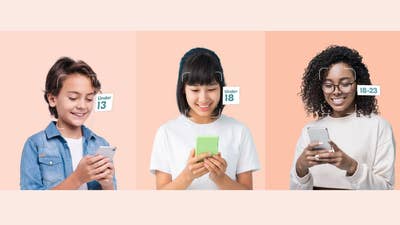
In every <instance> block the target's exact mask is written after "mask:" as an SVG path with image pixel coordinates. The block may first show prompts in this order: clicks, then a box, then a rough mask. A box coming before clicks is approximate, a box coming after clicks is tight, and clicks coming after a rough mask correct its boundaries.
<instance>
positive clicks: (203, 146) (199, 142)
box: [195, 136, 219, 156]
mask: <svg viewBox="0 0 400 225" xmlns="http://www.w3.org/2000/svg"><path fill="white" fill-rule="evenodd" d="M218 141H219V137H218V136H199V137H197V139H196V150H195V155H196V156H197V155H199V154H201V153H207V152H209V153H211V155H216V154H218Z"/></svg>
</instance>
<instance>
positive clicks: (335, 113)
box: [331, 104, 356, 118]
mask: <svg viewBox="0 0 400 225" xmlns="http://www.w3.org/2000/svg"><path fill="white" fill-rule="evenodd" d="M355 111H356V108H355V105H354V104H353V105H352V106H350V107H349V108H348V109H346V110H344V111H340V112H338V111H333V113H332V114H331V116H332V117H335V118H339V117H345V116H348V115H350V114H352V113H353V112H355Z"/></svg>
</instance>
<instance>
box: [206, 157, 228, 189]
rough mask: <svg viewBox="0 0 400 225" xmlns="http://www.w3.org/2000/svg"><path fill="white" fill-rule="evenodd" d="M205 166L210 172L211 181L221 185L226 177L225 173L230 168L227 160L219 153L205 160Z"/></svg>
mask: <svg viewBox="0 0 400 225" xmlns="http://www.w3.org/2000/svg"><path fill="white" fill-rule="evenodd" d="M204 166H205V168H207V170H208V172H210V175H209V176H210V179H211V180H212V181H214V182H215V183H220V182H222V181H223V179H224V177H225V171H226V168H227V167H228V164H227V163H226V161H225V159H223V158H222V157H221V153H218V154H216V155H214V156H212V157H209V158H206V159H204Z"/></svg>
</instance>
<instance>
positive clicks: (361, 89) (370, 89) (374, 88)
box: [357, 85, 381, 96]
mask: <svg viewBox="0 0 400 225" xmlns="http://www.w3.org/2000/svg"><path fill="white" fill-rule="evenodd" d="M380 94H381V87H380V86H379V85H357V95H367V96H378V95H380Z"/></svg>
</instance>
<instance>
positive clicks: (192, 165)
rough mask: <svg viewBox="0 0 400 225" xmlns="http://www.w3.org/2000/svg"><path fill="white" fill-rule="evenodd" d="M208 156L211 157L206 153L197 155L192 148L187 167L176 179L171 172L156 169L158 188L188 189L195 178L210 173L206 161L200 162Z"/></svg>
mask: <svg viewBox="0 0 400 225" xmlns="http://www.w3.org/2000/svg"><path fill="white" fill-rule="evenodd" d="M206 157H209V154H207V153H204V154H201V155H199V156H195V152H194V149H192V151H191V152H190V155H189V159H188V161H187V165H186V167H185V169H184V170H183V171H182V172H181V173H180V174H179V176H178V177H177V178H176V179H175V180H172V176H171V174H169V173H165V172H162V171H159V170H156V188H157V189H159V190H184V189H186V188H187V187H189V185H190V184H191V183H192V182H193V180H194V179H196V178H198V177H201V176H203V175H204V174H206V173H208V170H207V169H206V168H205V167H204V162H199V161H201V160H204V159H205V158H206Z"/></svg>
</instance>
